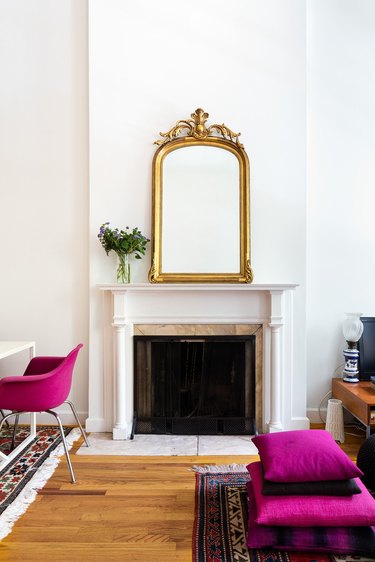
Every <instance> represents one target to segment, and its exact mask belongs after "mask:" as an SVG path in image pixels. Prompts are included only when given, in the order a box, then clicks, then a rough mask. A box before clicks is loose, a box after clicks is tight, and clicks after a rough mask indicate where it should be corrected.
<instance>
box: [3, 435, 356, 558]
mask: <svg viewBox="0 0 375 562" xmlns="http://www.w3.org/2000/svg"><path fill="white" fill-rule="evenodd" d="M363 440H364V437H363V433H361V436H360V437H353V436H350V435H349V436H346V443H345V444H344V445H343V446H342V448H343V449H344V450H345V451H346V452H347V453H348V454H349V456H350V457H351V458H353V459H355V457H356V454H357V452H358V449H359V447H360V445H361V443H362V442H363ZM80 444H81V441H79V442H77V444H76V445H75V446H74V447H73V449H72V451H71V457H72V463H73V466H74V470H75V473H76V478H77V482H78V483H77V484H74V485H73V484H70V480H69V473H68V467H67V464H66V462H65V459H63V460H62V461H61V463H60V465H59V466H58V468H57V470H56V471H55V473H54V474H53V476H52V477H51V478H50V480H49V481H48V482H47V484H46V486H45V487H44V488H43V489H42V490H41V491H40V492H39V493H38V496H37V498H36V500H35V501H34V502H33V503H32V504H31V505H30V507H29V508H28V510H27V512H26V513H25V514H24V515H23V516H22V517H21V518H20V519H19V520H18V521H17V523H16V524H15V526H14V527H13V531H12V533H11V534H10V535H8V536H7V537H6V538H5V539H3V541H2V542H1V543H0V560H1V561H9V562H16V561H18V560H20V561H21V560H22V561H28V560H33V561H38V562H49V561H58V562H59V561H61V562H75V561H77V562H81V561H83V562H86V561H87V562H89V561H90V562H94V561H99V560H100V561H101V562H103V561H104V562H106V561H108V562H112V561H117V560H119V561H120V560H121V561H131V562H138V561H142V562H172V561H173V562H191V559H192V555H191V535H192V525H193V519H194V499H195V498H194V489H195V473H194V472H192V471H191V467H192V466H193V465H194V464H200V465H202V464H232V463H248V462H250V461H252V460H257V459H258V457H256V456H254V457H246V456H227V457H226V456H220V457H213V456H210V457H208V456H207V457H118V456H83V455H75V454H74V452H75V451H76V450H77V447H79V446H80Z"/></svg>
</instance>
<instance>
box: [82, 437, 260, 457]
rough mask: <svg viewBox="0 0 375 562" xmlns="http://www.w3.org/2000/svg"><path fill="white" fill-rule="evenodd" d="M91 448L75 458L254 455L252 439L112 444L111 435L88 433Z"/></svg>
mask: <svg viewBox="0 0 375 562" xmlns="http://www.w3.org/2000/svg"><path fill="white" fill-rule="evenodd" d="M89 439H90V447H86V446H82V447H80V449H79V450H78V451H77V454H78V455H125V456H133V455H134V456H154V455H155V456H172V457H173V456H178V457H180V456H189V457H190V456H204V455H218V456H220V455H257V454H258V450H257V448H256V447H255V445H254V444H253V443H252V441H251V435H136V436H135V437H134V439H133V440H130V439H127V440H121V441H118V440H113V439H112V434H111V433H91V434H90V437H89Z"/></svg>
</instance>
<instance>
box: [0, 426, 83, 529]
mask: <svg viewBox="0 0 375 562" xmlns="http://www.w3.org/2000/svg"><path fill="white" fill-rule="evenodd" d="M64 431H65V436H66V438H67V443H68V447H70V446H71V445H72V444H73V442H74V441H75V440H76V439H77V438H78V437H79V435H80V433H79V430H78V429H73V428H71V427H66V428H64ZM11 432H12V428H7V427H5V428H3V429H2V431H1V433H0V450H1V451H2V452H3V453H4V454H7V453H8V451H9V446H10V443H11ZM28 435H29V431H28V428H27V426H26V427H20V428H19V430H18V433H17V440H16V445H17V444H18V443H19V442H20V441H21V440H23V439H24V438H25V437H27V436H28ZM61 455H64V449H63V444H62V439H61V436H60V432H59V429H58V427H56V426H39V427H38V428H37V433H36V437H35V439H34V440H33V441H32V442H31V443H30V444H29V445H28V447H26V449H24V450H23V451H21V452H20V454H19V455H18V456H17V457H16V458H14V459H13V460H12V462H10V463H9V464H8V465H7V466H6V467H5V468H2V469H1V468H0V540H1V539H3V538H4V537H6V535H7V534H8V533H9V532H10V531H11V528H12V526H13V525H14V523H15V522H16V521H17V519H18V518H19V517H20V516H21V515H22V514H23V513H24V512H25V511H26V509H27V508H28V506H29V505H30V503H32V502H33V501H34V499H35V497H36V495H37V491H38V490H39V489H41V488H43V486H44V484H45V483H46V482H47V480H48V479H49V478H50V476H52V474H53V472H54V470H55V468H56V467H57V465H58V463H59V462H60V457H61Z"/></svg>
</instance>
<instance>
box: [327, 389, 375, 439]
mask: <svg viewBox="0 0 375 562" xmlns="http://www.w3.org/2000/svg"><path fill="white" fill-rule="evenodd" d="M332 397H333V398H337V399H338V400H341V401H342V405H343V407H344V408H345V409H346V410H348V412H350V414H352V415H353V416H354V417H355V418H357V420H358V421H360V422H361V423H362V424H363V425H364V426H365V427H366V437H370V434H371V429H374V428H375V390H372V388H371V386H370V383H369V382H368V381H361V382H355V383H350V382H344V381H343V380H342V379H332Z"/></svg>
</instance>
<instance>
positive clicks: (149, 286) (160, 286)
mask: <svg viewBox="0 0 375 562" xmlns="http://www.w3.org/2000/svg"><path fill="white" fill-rule="evenodd" d="M98 287H99V289H101V290H102V291H127V292H138V291H148V292H150V291H291V290H294V289H296V288H297V287H298V284H295V283H282V284H280V283H273V284H254V283H253V284H251V285H248V284H246V283H244V284H240V283H129V284H122V283H114V284H99V285H98Z"/></svg>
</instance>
